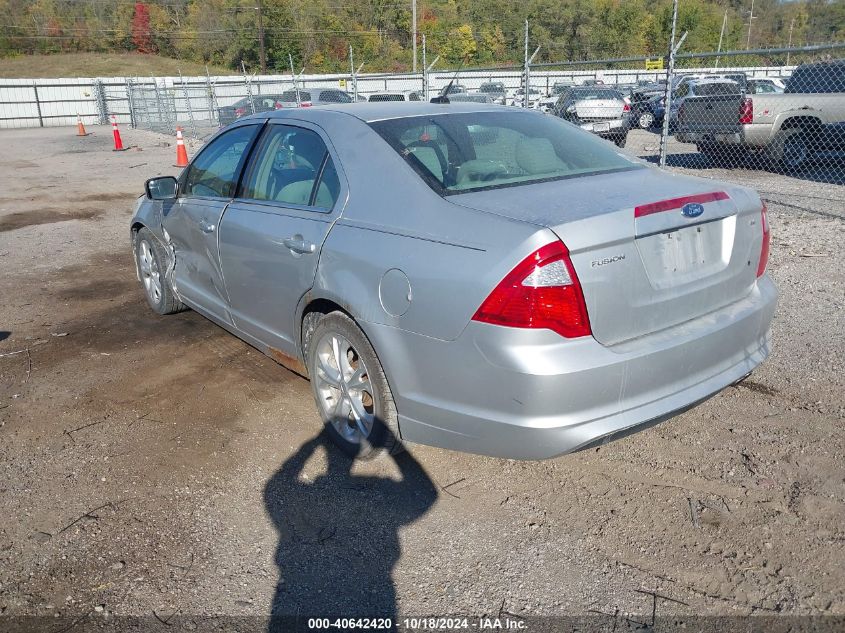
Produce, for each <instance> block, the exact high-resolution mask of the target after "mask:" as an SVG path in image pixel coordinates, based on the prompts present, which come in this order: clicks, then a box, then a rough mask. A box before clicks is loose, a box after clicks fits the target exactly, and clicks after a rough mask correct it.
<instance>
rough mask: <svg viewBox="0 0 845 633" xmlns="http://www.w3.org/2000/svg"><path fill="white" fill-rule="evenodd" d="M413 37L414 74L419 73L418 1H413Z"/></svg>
mask: <svg viewBox="0 0 845 633" xmlns="http://www.w3.org/2000/svg"><path fill="white" fill-rule="evenodd" d="M411 36H412V37H413V39H414V42H413V48H414V72H417V0H411ZM423 65H425V62H423Z"/></svg>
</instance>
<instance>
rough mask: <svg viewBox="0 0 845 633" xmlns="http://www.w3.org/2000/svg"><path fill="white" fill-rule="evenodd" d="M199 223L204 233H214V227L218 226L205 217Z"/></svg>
mask: <svg viewBox="0 0 845 633" xmlns="http://www.w3.org/2000/svg"><path fill="white" fill-rule="evenodd" d="M199 224H200V231H202V232H203V233H214V229H216V228H217V225H215V224H212V223H211V222H209V221H208V220H206V219H205V218H203V219H202V220H200V222H199Z"/></svg>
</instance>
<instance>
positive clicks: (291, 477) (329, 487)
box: [264, 433, 437, 632]
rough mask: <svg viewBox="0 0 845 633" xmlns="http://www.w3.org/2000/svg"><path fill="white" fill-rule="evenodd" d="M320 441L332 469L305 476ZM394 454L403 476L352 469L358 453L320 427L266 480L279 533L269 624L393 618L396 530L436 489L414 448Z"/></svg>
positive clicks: (275, 627) (284, 627) (295, 626)
mask: <svg viewBox="0 0 845 633" xmlns="http://www.w3.org/2000/svg"><path fill="white" fill-rule="evenodd" d="M320 446H322V447H323V448H324V449H325V453H326V459H327V462H328V463H327V467H326V472H325V473H322V474H320V475H319V476H317V477H316V478H315V479H313V480H306V479H304V478H303V476H302V475H303V467H304V465H305V463H306V461H307V460H308V458H309V457H311V456H312V455H313V454H314V452H315V451H316V450H317V448H318V447H320ZM381 459H389V458H386V457H382V458H381ZM393 459H394V460H395V462H396V465H397V466H398V468H399V471H400V472H401V475H402V479H401V481H394V480H393V479H390V478H387V477H378V476H356V475H353V474H352V473H351V472H350V470H351V467H352V460H351V459H350V458H348V457H347V456H345V455H344V454H343V453H341V452H340V451H339V450H338V449H337V448H336V447H334V446H333V445H332V443H331V440H330V439H329V438H328V436H326V434H325V433H321V434H320V435H318V436H317V437H315V438H313V439H311V440H309V441H308V442H306V443H305V444H303V445H302V446H301V447H300V448H299V450H298V451H297V452H296V453H295V454H294V455H293V456H291V457H290V458H289V459H288V460H287V461H286V462H285V463H284V464H282V466H281V468H279V470H278V471H276V473H275V474H274V475H273V477H272V478H271V479H270V480H269V481H268V482H267V485H266V486H265V488H264V504H265V508H266V510H267V513H268V514H269V515H270V517H271V518H272V520H273V523H274V525H275V526H276V530H277V531H278V533H279V544H278V547H277V548H276V558H275V562H276V565H277V566H278V567H279V581H278V583H277V585H276V592H275V595H274V597H273V604H272V606H271V620H270V626H269V630H270V631H273V632H277V631H291V630H299V629H301V628H303V627H304V626H305V625H306V623H307V620H308V618H311V617H321V618H325V617H379V618H392V619H393V621H394V622H395V618H396V590H395V587H394V584H393V579H392V572H393V567H394V566H395V564H396V562H397V561H398V560H399V556H400V548H399V533H398V531H399V528H400V527H402V526H405V525H408V524H410V523H413V522H414V521H416V520H417V519H419V518H420V517H421V516H422V515H423V514H425V513H426V512H427V511H428V509H429V508H431V506H432V505H433V504H434V501H435V500H436V498H437V490H436V488H435V486H434V483H433V482H432V481H431V479H429V477H428V476H427V475H426V473H425V471H424V470H423V469H422V467H421V466H420V465H419V464H418V463H417V462H416V460H414V458H413V457H412V456H411V455H409V454H408V453H402V454H400V455H398V456H396V457H394V458H393Z"/></svg>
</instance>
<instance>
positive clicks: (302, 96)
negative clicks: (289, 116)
mask: <svg viewBox="0 0 845 633" xmlns="http://www.w3.org/2000/svg"><path fill="white" fill-rule="evenodd" d="M299 100H300V101H311V93H310V92H307V91H305V90H300V91H299ZM281 101H284V102H285V103H296V90H287V91H285V92H283V93H282V98H281Z"/></svg>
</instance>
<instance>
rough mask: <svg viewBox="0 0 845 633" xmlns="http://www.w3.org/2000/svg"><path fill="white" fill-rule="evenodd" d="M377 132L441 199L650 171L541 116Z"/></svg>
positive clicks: (408, 120)
mask: <svg viewBox="0 0 845 633" xmlns="http://www.w3.org/2000/svg"><path fill="white" fill-rule="evenodd" d="M370 126H371V127H372V128H373V129H374V130H375V131H376V132H377V133H378V134H379V135H380V136H381V137H382V138H383V139H384V140H385V141H387V143H388V144H389V145H390V146H391V147H393V149H394V150H395V151H396V152H398V153H399V155H400V156H401V157H402V158H403V159H404V160H405V161H406V162H407V163H408V164H409V165H410V166H411V167H412V168H413V169H414V170H415V171H416V172H417V173H418V174H419V175H420V176H421V177H422V178H423V180H425V181H426V182H427V183H428V184H429V186H431V187H432V189H434V190H435V191H437V192H438V193H439V194H441V195H451V194H456V193H463V192H467V191H474V190H482V189H494V188H498V187H508V186H516V185H522V184H529V183H533V182H543V181H547V180H557V179H561V178H571V177H575V176H581V175H591V174H598V173H607V172H613V171H622V170H629V169H640V168H644V167H642V166H641V165H639V164H638V163H635V162H634V161H633V160H631V159H629V158H626V157H625V156H624V155H621V154H619V153H618V152H616V151H615V150H614V148H613V147H611V146H609V145H607V144H606V143H605V142H604V141H602V140H601V139H598V138H597V137H595V136H593V135H592V134H590V133H589V132H584V131H582V130H579V129H578V128H576V127H574V126H572V125H570V124H568V123H565V122H563V121H561V120H560V119H559V118H557V117H550V116H544V115H538V114H533V113H526V112H466V113H453V114H443V115H433V116H425V117H404V118H399V119H387V120H383V121H374V122H372V123H370Z"/></svg>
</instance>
